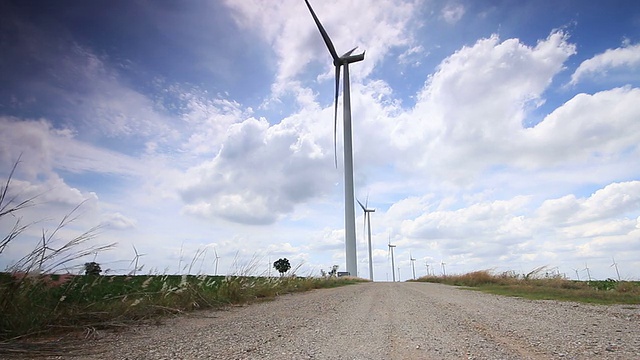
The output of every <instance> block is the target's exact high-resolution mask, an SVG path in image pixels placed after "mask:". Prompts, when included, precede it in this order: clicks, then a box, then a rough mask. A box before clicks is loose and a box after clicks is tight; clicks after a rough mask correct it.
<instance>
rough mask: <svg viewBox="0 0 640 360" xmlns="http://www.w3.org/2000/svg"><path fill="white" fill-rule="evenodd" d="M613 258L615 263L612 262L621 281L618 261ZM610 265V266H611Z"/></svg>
mask: <svg viewBox="0 0 640 360" xmlns="http://www.w3.org/2000/svg"><path fill="white" fill-rule="evenodd" d="M611 259H612V260H613V264H611V266H615V268H616V275H618V281H620V272H619V271H618V263H617V262H616V259H615V258H613V257H611ZM611 266H609V267H611Z"/></svg>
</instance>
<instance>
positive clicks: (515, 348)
mask: <svg viewBox="0 0 640 360" xmlns="http://www.w3.org/2000/svg"><path fill="white" fill-rule="evenodd" d="M100 337H101V338H100V339H99V340H95V342H93V341H92V346H94V348H95V349H96V350H98V351H99V352H100V353H99V354H97V355H94V356H90V357H87V358H89V359H109V360H115V359H560V358H561V359H640V306H591V305H584V304H575V303H566V302H565V303H561V302H555V301H530V300H524V299H518V298H507V297H500V296H494V295H487V294H483V293H479V292H476V291H470V290H464V289H460V288H455V287H451V286H445V285H438V284H426V283H369V284H360V285H352V286H347V287H341V288H336V289H325V290H317V291H312V292H309V293H303V294H295V295H287V296H283V297H280V298H278V299H276V300H275V301H271V302H266V303H261V304H254V305H251V306H245V307H235V308H232V309H230V310H226V311H203V312H196V313H193V314H190V315H187V316H184V317H179V318H175V319H169V320H166V321H164V324H163V325H160V326H155V325H149V326H141V327H136V328H133V329H130V330H127V331H124V332H120V333H101V334H100Z"/></svg>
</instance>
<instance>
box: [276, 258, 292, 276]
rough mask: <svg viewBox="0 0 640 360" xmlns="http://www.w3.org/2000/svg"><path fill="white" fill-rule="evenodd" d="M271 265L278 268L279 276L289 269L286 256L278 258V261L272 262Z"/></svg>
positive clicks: (289, 265)
mask: <svg viewBox="0 0 640 360" xmlns="http://www.w3.org/2000/svg"><path fill="white" fill-rule="evenodd" d="M273 267H274V268H276V270H278V272H279V273H280V276H282V275H284V273H286V272H287V271H289V269H291V264H290V263H289V260H287V258H282V259H278V261H276V262H274V263H273Z"/></svg>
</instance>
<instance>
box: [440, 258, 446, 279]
mask: <svg viewBox="0 0 640 360" xmlns="http://www.w3.org/2000/svg"><path fill="white" fill-rule="evenodd" d="M440 265H442V276H447V269H446V268H445V267H444V266H445V265H447V263H445V262H444V261H442V262H441V263H440Z"/></svg>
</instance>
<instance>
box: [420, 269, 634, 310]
mask: <svg viewBox="0 0 640 360" xmlns="http://www.w3.org/2000/svg"><path fill="white" fill-rule="evenodd" d="M542 270H543V268H538V269H536V270H534V271H532V272H531V273H529V274H527V275H525V276H518V275H516V274H514V273H512V272H505V273H501V274H494V273H492V272H491V271H488V270H482V271H475V272H471V273H467V274H463V275H451V276H442V277H436V276H425V277H421V278H419V279H418V280H416V281H420V282H433V283H442V284H448V285H455V286H467V287H470V288H472V289H475V290H480V291H484V292H487V293H492V294H498V295H505V296H517V297H522V298H526V299H533V300H560V301H577V302H583V303H593V304H640V282H637V281H615V280H612V279H608V280H600V281H575V280H569V279H565V278H563V277H560V276H551V277H548V276H544V277H541V276H539V274H541V273H542Z"/></svg>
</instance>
